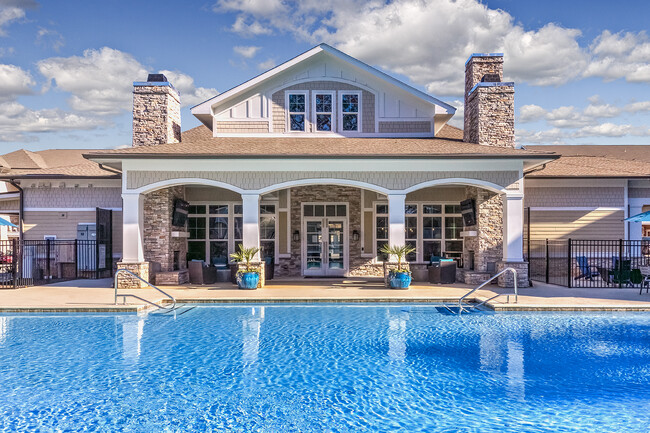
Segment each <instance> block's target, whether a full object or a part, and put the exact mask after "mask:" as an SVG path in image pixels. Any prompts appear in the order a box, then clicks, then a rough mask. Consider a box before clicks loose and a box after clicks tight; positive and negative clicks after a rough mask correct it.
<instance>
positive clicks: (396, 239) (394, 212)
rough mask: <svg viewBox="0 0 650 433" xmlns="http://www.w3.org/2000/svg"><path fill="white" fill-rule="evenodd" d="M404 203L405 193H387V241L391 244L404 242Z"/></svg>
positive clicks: (402, 243)
mask: <svg viewBox="0 0 650 433" xmlns="http://www.w3.org/2000/svg"><path fill="white" fill-rule="evenodd" d="M405 204H406V194H388V243H389V244H390V245H391V246H393V245H404V244H405V243H406V233H405V232H404V229H405V225H404V224H405V221H406V220H405V217H404V205H405Z"/></svg>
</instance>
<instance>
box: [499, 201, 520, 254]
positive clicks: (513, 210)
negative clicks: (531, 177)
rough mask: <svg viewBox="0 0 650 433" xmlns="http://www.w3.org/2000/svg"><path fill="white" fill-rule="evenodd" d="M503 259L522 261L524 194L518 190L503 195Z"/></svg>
mask: <svg viewBox="0 0 650 433" xmlns="http://www.w3.org/2000/svg"><path fill="white" fill-rule="evenodd" d="M503 261H504V262H523V261H524V195H523V194H522V193H520V192H518V191H517V192H513V193H506V196H505V197H503Z"/></svg>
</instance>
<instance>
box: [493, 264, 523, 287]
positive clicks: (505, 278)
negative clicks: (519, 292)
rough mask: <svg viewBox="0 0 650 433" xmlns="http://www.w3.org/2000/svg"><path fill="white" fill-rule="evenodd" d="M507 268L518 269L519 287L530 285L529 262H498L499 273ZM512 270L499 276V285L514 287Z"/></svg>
mask: <svg viewBox="0 0 650 433" xmlns="http://www.w3.org/2000/svg"><path fill="white" fill-rule="evenodd" d="M505 268H514V269H515V270H516V271H517V287H528V262H503V261H501V262H497V273H499V272H501V271H502V270H504V269H505ZM512 276H513V275H512V273H511V272H506V273H505V274H503V275H501V276H499V279H498V280H499V287H514V283H513V278H512Z"/></svg>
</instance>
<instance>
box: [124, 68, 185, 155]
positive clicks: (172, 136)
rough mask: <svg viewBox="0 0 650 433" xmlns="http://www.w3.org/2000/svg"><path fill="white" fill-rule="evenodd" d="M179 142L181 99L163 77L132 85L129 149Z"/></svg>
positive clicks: (154, 76)
mask: <svg viewBox="0 0 650 433" xmlns="http://www.w3.org/2000/svg"><path fill="white" fill-rule="evenodd" d="M180 141H181V97H180V93H179V92H178V90H176V89H175V88H174V86H172V84H171V83H170V82H169V81H167V77H165V76H164V75H163V74H149V76H148V77H147V81H145V82H138V81H136V82H134V83H133V146H134V147H135V146H155V145H158V144H165V143H179V142H180Z"/></svg>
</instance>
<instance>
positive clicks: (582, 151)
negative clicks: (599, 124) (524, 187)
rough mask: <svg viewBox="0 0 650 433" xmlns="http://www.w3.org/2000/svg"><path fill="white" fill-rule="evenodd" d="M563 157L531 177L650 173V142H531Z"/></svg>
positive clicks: (638, 175)
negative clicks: (633, 143)
mask: <svg viewBox="0 0 650 433" xmlns="http://www.w3.org/2000/svg"><path fill="white" fill-rule="evenodd" d="M528 149H533V150H550V151H552V152H556V153H558V154H561V155H562V157H561V158H559V159H557V160H555V161H552V162H549V163H548V164H546V167H545V168H544V169H543V170H539V171H535V172H532V173H530V174H528V175H527V177H650V146H643V145H642V146H593V145H591V146H582V145H567V146H528Z"/></svg>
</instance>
